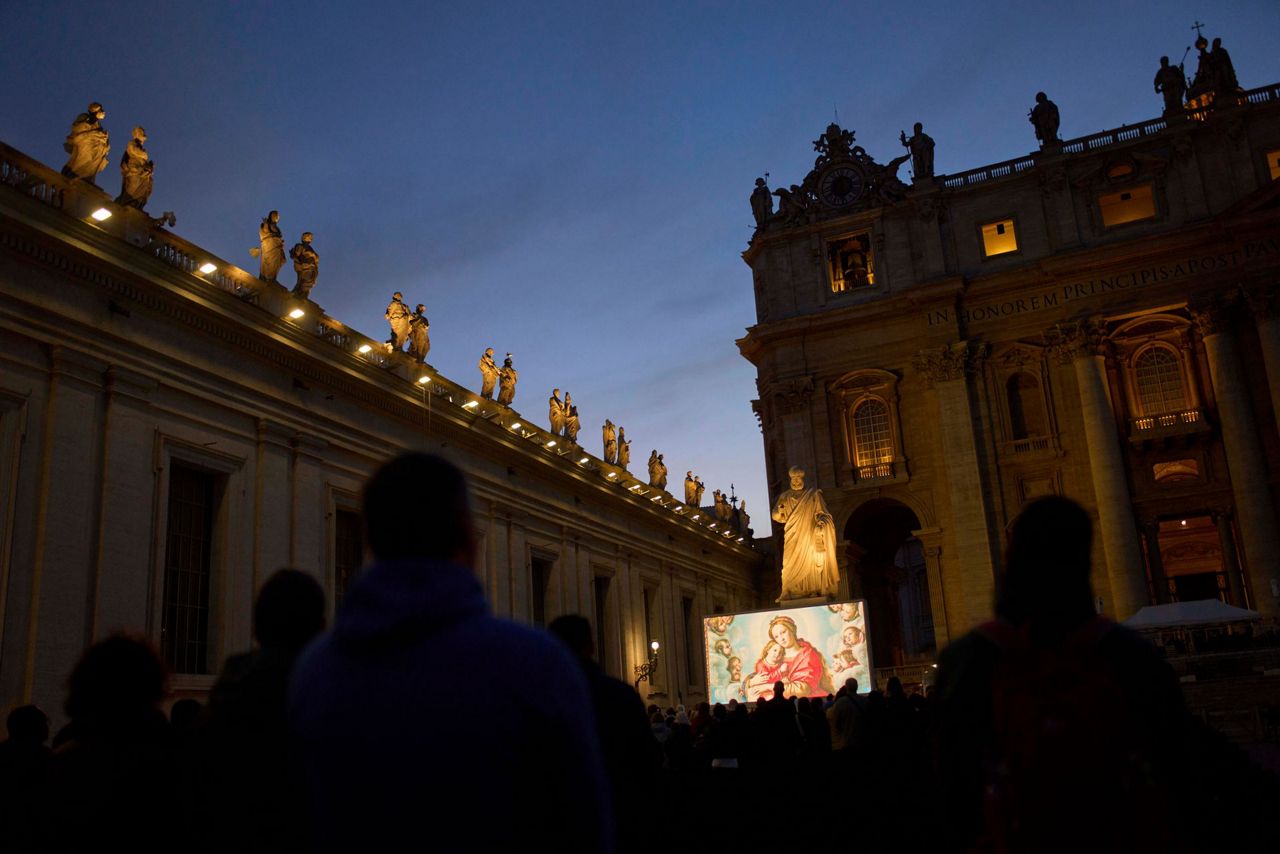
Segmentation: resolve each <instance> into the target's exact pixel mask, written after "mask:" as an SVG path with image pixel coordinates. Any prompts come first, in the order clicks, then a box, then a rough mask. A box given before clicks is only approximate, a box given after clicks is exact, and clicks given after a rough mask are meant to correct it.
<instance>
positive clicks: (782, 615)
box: [703, 600, 871, 703]
mask: <svg viewBox="0 0 1280 854" xmlns="http://www.w3.org/2000/svg"><path fill="white" fill-rule="evenodd" d="M703 636H704V639H705V645H706V661H707V687H708V689H709V691H710V695H711V702H712V703H728V702H729V701H730V700H737V701H738V702H740V703H743V702H751V703H754V702H756V701H758V700H770V699H772V698H773V686H774V683H776V682H779V681H781V682H783V683H784V684H785V685H786V695H787V696H789V697H825V696H826V695H828V694H833V693H835V691H836V689H837V688H838V687H839V686H841V685H843V684H844V681H845V680H846V679H848V678H849V677H853V678H855V679H857V680H858V690H859V692H860V693H864V694H865V693H867V692H869V691H870V690H871V654H870V650H869V649H868V647H867V629H866V614H865V611H864V603H863V602H862V600H859V601H856V602H841V603H839V604H832V605H812V606H808V607H804V608H771V609H769V610H767V611H753V612H749V613H745V614H720V615H717V616H714V617H707V618H706V619H705V620H703Z"/></svg>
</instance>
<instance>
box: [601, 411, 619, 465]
mask: <svg viewBox="0 0 1280 854" xmlns="http://www.w3.org/2000/svg"><path fill="white" fill-rule="evenodd" d="M600 433H601V436H602V438H603V439H604V461H605V462H606V463H612V464H614V465H617V463H618V431H617V428H615V427H614V426H613V422H612V421H610V420H609V419H608V418H606V419H605V420H604V426H603V427H601V428H600Z"/></svg>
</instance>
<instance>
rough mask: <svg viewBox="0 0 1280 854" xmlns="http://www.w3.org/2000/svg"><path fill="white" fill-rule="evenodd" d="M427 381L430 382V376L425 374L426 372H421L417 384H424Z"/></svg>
mask: <svg viewBox="0 0 1280 854" xmlns="http://www.w3.org/2000/svg"><path fill="white" fill-rule="evenodd" d="M429 382H431V377H429V376H427V375H426V374H423V375H422V376H420V377H418V385H426V384H427V383H429Z"/></svg>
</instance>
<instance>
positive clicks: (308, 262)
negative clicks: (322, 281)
mask: <svg viewBox="0 0 1280 854" xmlns="http://www.w3.org/2000/svg"><path fill="white" fill-rule="evenodd" d="M311 240H312V234H311V232H309V231H304V232H302V240H300V241H299V242H297V243H295V244H294V245H293V248H292V249H290V250H289V257H290V258H292V259H293V272H294V273H296V274H297V275H298V283H297V284H296V285H294V286H293V295H294V296H295V297H302V298H303V299H311V289H312V288H314V287H315V286H316V279H317V278H318V277H319V275H320V253H319V252H316V250H315V248H314V247H312V245H311Z"/></svg>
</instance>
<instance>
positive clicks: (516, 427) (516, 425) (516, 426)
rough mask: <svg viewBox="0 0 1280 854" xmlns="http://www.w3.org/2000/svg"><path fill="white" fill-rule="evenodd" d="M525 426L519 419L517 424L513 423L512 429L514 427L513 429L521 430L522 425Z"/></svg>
mask: <svg viewBox="0 0 1280 854" xmlns="http://www.w3.org/2000/svg"><path fill="white" fill-rule="evenodd" d="M523 426H524V425H523V424H521V423H520V422H519V421H517V422H516V423H515V424H512V425H511V429H512V430H519V429H520V428H521V427H523Z"/></svg>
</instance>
